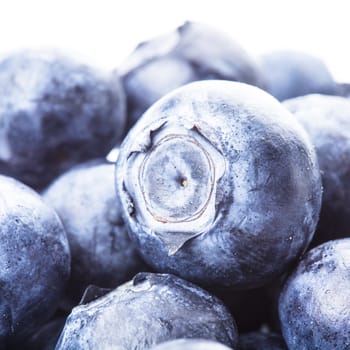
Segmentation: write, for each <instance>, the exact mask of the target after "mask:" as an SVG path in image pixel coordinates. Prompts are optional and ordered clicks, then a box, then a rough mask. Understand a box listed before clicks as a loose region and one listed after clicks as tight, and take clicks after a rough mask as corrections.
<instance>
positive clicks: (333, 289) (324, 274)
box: [279, 238, 350, 350]
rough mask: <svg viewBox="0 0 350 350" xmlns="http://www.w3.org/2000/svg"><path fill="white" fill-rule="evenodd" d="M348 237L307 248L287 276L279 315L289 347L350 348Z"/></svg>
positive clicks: (326, 349)
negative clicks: (295, 266) (306, 251)
mask: <svg viewBox="0 0 350 350" xmlns="http://www.w3.org/2000/svg"><path fill="white" fill-rule="evenodd" d="M349 270H350V239H349V238H344V239H339V240H334V241H329V242H327V243H324V244H322V245H320V246H318V247H316V248H313V249H312V250H310V251H309V252H308V253H307V254H306V255H305V256H304V257H303V259H302V260H301V262H300V263H299V265H298V266H297V268H296V269H295V271H294V272H293V273H292V274H291V275H290V276H289V278H288V280H287V281H286V283H285V285H284V288H283V290H282V292H281V295H280V299H279V317H280V321H281V329H282V333H283V336H284V339H285V341H286V343H287V345H288V348H289V349H298V350H307V349H322V350H345V349H350V333H349V323H350V276H349Z"/></svg>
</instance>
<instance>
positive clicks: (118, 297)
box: [0, 22, 350, 350]
mask: <svg viewBox="0 0 350 350" xmlns="http://www.w3.org/2000/svg"><path fill="white" fill-rule="evenodd" d="M349 86H350V85H348V84H346V83H338V82H336V81H335V80H334V79H333V78H332V76H331V74H330V72H329V70H328V68H327V67H326V65H325V64H324V63H323V61H322V60H320V59H318V58H315V57H312V56H309V55H307V54H304V53H299V52H285V51H283V52H282V51H281V52H272V53H270V54H267V55H265V56H262V57H251V56H249V55H248V54H247V53H246V52H245V51H244V50H243V49H242V48H241V47H240V46H239V45H238V44H236V43H235V42H234V41H233V40H232V39H231V37H229V36H227V35H226V34H224V33H221V32H220V31H218V30H217V29H214V28H211V27H209V26H207V25H205V24H202V23H195V22H186V23H184V24H183V25H181V26H180V27H179V28H177V29H176V30H175V31H174V32H171V33H169V34H166V35H163V36H161V37H158V38H155V39H153V40H150V41H147V42H143V43H141V44H139V45H138V46H137V47H136V49H135V50H134V52H133V53H132V54H131V55H130V56H129V57H128V58H127V59H126V62H125V64H123V65H122V66H121V67H119V68H118V69H117V70H115V71H113V72H112V73H111V72H108V73H106V72H102V71H98V70H96V69H94V68H92V67H90V66H87V65H85V64H81V63H79V62H76V61H74V60H73V59H71V58H68V57H66V56H65V55H63V54H62V53H58V52H53V51H50V52H49V51H45V52H44V51H40V52H38V51H28V50H25V51H20V52H16V53H13V54H11V55H8V56H7V57H3V58H2V59H1V61H0V173H1V175H0V225H1V226H0V349H1V350H3V349H6V350H7V349H8V350H18V349H21V350H22V349H24V350H26V349H35V350H49V349H56V350H79V349H84V350H85V349H86V350H146V349H152V350H220V349H222V350H224V349H235V350H251V349H253V350H254V349H255V350H260V349H264V350H282V349H293V350H303V349H308V350H310V349H322V350H328V349H332V350H334V349H341V350H344V349H350V326H349V325H350V238H347V237H349V236H350V186H349V185H350V99H349V95H350V88H349ZM348 186H349V187H348Z"/></svg>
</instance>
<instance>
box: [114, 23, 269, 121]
mask: <svg viewBox="0 0 350 350" xmlns="http://www.w3.org/2000/svg"><path fill="white" fill-rule="evenodd" d="M120 71H121V74H122V81H123V86H124V89H125V92H126V96H127V105H128V124H129V127H131V126H132V125H133V124H134V123H135V122H136V121H137V120H138V118H139V117H140V116H141V115H142V114H143V112H144V111H145V110H146V109H147V108H148V107H150V106H151V105H152V104H153V103H154V102H155V101H157V100H158V99H159V98H161V97H162V96H163V95H165V94H166V93H168V92H170V91H171V90H173V89H175V88H177V87H179V86H182V85H185V84H187V83H190V82H193V81H197V80H207V79H224V80H234V81H241V82H244V83H248V84H252V85H256V86H263V84H264V81H263V78H262V73H261V72H260V70H259V67H258V64H257V63H256V62H255V61H254V60H253V59H252V58H251V57H250V56H249V55H248V54H247V53H246V52H245V50H244V49H242V48H241V47H240V46H239V45H237V43H236V42H235V41H233V40H232V39H231V38H230V37H229V36H228V35H226V34H225V33H223V32H220V31H218V30H216V29H214V28H212V27H210V26H207V25H205V24H203V23H197V22H185V23H184V24H183V25H181V26H180V27H178V28H177V29H176V30H175V31H174V32H172V33H169V34H167V35H164V36H161V37H158V38H155V39H153V40H149V41H146V42H143V43H141V44H140V45H138V46H137V47H136V49H135V50H134V52H133V53H132V54H131V55H130V56H129V57H128V58H127V60H126V62H125V64H124V65H122V66H121V68H120Z"/></svg>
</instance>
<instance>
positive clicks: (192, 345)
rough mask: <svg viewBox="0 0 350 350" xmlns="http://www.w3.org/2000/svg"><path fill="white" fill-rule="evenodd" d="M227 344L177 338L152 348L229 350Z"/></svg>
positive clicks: (159, 349) (167, 349)
mask: <svg viewBox="0 0 350 350" xmlns="http://www.w3.org/2000/svg"><path fill="white" fill-rule="evenodd" d="M229 349H231V348H228V347H227V346H225V345H223V344H220V343H218V342H214V341H212V340H204V339H176V340H170V341H167V342H165V343H161V344H159V345H156V346H155V347H153V348H152V350H229Z"/></svg>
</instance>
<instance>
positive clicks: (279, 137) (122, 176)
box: [116, 80, 321, 289]
mask: <svg viewBox="0 0 350 350" xmlns="http://www.w3.org/2000/svg"><path fill="white" fill-rule="evenodd" d="M116 167H117V168H116V174H117V176H116V188H117V193H118V198H119V200H121V205H122V209H123V216H124V219H125V222H126V223H127V225H128V229H129V233H130V235H131V237H132V239H133V240H134V241H135V242H136V244H137V247H138V249H139V250H140V252H141V254H142V256H143V257H144V258H145V260H146V261H147V262H149V263H150V264H151V265H152V266H153V267H154V268H155V269H156V270H157V271H161V272H170V273H174V274H177V275H179V276H181V277H183V278H185V279H188V280H190V281H193V282H195V283H198V284H202V285H207V286H212V287H233V288H237V289H241V288H254V287H258V286H261V285H263V284H266V283H268V282H269V281H270V280H272V279H273V278H275V277H277V276H278V275H280V274H281V273H282V272H283V271H285V270H286V269H287V268H288V267H289V266H290V265H291V264H292V263H293V262H294V261H295V260H296V258H297V257H298V256H299V255H300V254H301V253H302V252H303V251H304V250H305V249H306V247H307V246H308V244H309V242H310V240H311V239H312V236H313V233H314V230H315V226H316V223H317V220H318V215H319V210H320V204H321V181H320V173H319V168H318V164H317V160H316V155H315V153H314V150H313V147H312V145H311V143H310V142H309V139H308V138H307V135H306V134H305V132H304V131H303V129H302V128H301V127H300V125H299V123H298V122H297V121H296V120H295V118H293V117H292V115H290V113H289V112H288V111H287V110H286V109H285V108H284V107H283V106H281V104H280V103H279V102H278V101H276V100H275V99H274V98H273V97H271V96H270V95H269V94H267V93H265V92H264V91H262V90H260V89H258V88H256V87H253V86H250V85H247V84H243V83H237V82H228V81H219V80H217V81H214V80H211V81H202V82H195V83H191V84H188V85H186V86H184V87H181V88H179V89H177V90H176V91H174V92H172V93H170V94H168V95H167V96H165V97H164V98H162V99H161V100H159V101H158V102H157V103H156V104H154V105H153V106H152V107H151V108H150V109H149V110H148V111H147V112H146V113H145V114H144V115H143V117H142V118H141V119H140V120H139V122H138V123H137V124H136V125H135V127H134V128H133V129H132V130H131V131H130V132H129V134H128V136H127V137H126V138H125V139H124V142H123V144H122V146H121V148H120V154H119V157H118V161H117V165H116Z"/></svg>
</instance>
